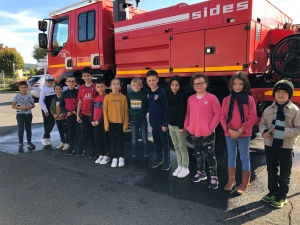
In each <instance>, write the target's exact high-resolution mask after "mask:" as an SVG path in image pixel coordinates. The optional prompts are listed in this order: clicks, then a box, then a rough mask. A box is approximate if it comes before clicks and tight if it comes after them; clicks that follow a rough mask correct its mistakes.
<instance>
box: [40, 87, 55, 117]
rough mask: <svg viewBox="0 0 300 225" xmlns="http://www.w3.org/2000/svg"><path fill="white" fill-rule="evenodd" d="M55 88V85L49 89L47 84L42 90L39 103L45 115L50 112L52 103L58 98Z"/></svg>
mask: <svg viewBox="0 0 300 225" xmlns="http://www.w3.org/2000/svg"><path fill="white" fill-rule="evenodd" d="M53 87H54V85H53V86H51V87H48V86H47V85H46V84H45V85H44V86H43V89H42V90H41V93H40V99H39V103H40V106H41V108H42V110H43V111H44V113H47V112H50V106H51V101H52V99H53V98H54V97H55V96H56V94H55V92H54V88H53Z"/></svg>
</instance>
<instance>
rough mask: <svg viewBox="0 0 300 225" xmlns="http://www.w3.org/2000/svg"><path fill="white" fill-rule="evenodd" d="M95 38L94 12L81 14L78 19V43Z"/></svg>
mask: <svg viewBox="0 0 300 225" xmlns="http://www.w3.org/2000/svg"><path fill="white" fill-rule="evenodd" d="M94 37H95V12H94V11H89V12H84V13H81V14H80V15H79V17H78V41H79V42H83V41H90V40H93V39H94Z"/></svg>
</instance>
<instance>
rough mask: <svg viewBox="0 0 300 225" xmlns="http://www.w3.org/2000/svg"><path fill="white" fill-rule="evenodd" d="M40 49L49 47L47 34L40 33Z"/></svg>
mask: <svg viewBox="0 0 300 225" xmlns="http://www.w3.org/2000/svg"><path fill="white" fill-rule="evenodd" d="M39 47H40V48H43V49H47V47H48V41H47V34H45V33H39Z"/></svg>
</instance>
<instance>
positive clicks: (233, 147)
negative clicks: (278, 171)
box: [220, 72, 257, 194]
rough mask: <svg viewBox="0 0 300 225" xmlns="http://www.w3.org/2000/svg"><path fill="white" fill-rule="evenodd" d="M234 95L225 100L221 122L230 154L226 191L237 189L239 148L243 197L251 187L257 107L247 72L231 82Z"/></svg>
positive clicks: (239, 192)
mask: <svg viewBox="0 0 300 225" xmlns="http://www.w3.org/2000/svg"><path fill="white" fill-rule="evenodd" d="M229 90H230V92H231V94H230V95H229V96H228V97H226V98H224V99H223V103H222V111H221V119H220V122H221V124H222V127H223V129H224V132H225V138H226V143H227V150H228V151H227V153H228V183H227V184H226V186H225V187H224V190H225V191H232V189H233V188H234V187H235V184H236V182H235V168H236V157H237V144H238V145H239V151H240V159H241V161H242V183H241V184H240V185H239V186H238V187H237V188H236V189H235V192H236V193H238V194H243V193H244V192H245V191H246V189H247V187H248V186H249V185H250V175H251V172H250V171H251V170H250V155H249V146H250V140H251V136H252V127H253V125H254V124H255V122H256V119H257V116H256V106H255V102H254V99H253V98H252V97H251V96H249V95H248V92H249V91H250V83H249V80H248V77H247V75H246V74H245V73H244V72H237V73H236V74H234V75H233V76H232V77H231V79H230V81H229Z"/></svg>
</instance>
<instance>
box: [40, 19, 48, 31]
mask: <svg viewBox="0 0 300 225" xmlns="http://www.w3.org/2000/svg"><path fill="white" fill-rule="evenodd" d="M47 27H48V23H47V22H46V21H45V20H42V21H41V20H40V21H39V30H40V31H43V32H45V31H47Z"/></svg>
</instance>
